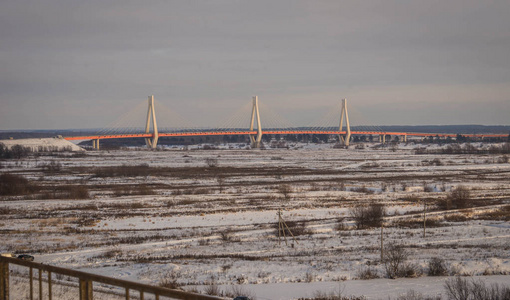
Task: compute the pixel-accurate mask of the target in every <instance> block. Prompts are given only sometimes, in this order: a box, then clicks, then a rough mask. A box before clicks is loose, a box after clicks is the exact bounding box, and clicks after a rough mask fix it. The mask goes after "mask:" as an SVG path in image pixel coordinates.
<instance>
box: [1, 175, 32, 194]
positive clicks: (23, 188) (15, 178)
mask: <svg viewBox="0 0 510 300" xmlns="http://www.w3.org/2000/svg"><path fill="white" fill-rule="evenodd" d="M35 190H37V186H35V185H33V184H32V183H30V181H28V179H26V178H25V177H23V176H21V175H16V174H10V173H3V174H1V175H0V195H3V196H16V195H26V194H29V193H32V192H34V191H35Z"/></svg>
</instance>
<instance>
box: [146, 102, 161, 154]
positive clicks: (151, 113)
mask: <svg viewBox="0 0 510 300" xmlns="http://www.w3.org/2000/svg"><path fill="white" fill-rule="evenodd" d="M151 117H152V130H153V131H154V132H153V136H152V138H145V144H146V145H147V147H148V148H153V149H155V148H156V147H157V146H158V138H159V134H158V124H157V123H156V108H155V106H154V95H151V96H149V109H148V110H147V122H146V123H145V133H149V131H150V128H151Z"/></svg>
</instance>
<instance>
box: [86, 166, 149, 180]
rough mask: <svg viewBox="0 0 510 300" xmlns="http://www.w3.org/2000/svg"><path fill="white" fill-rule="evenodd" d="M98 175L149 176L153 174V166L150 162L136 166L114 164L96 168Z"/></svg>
mask: <svg viewBox="0 0 510 300" xmlns="http://www.w3.org/2000/svg"><path fill="white" fill-rule="evenodd" d="M94 173H95V176H96V177H137V176H148V175H150V174H151V168H150V167H149V165H148V164H140V165H136V166H128V165H122V166H113V167H100V168H95V169H94Z"/></svg>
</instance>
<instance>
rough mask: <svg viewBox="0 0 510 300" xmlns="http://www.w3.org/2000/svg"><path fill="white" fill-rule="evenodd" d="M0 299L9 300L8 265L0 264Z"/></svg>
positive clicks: (6, 263)
mask: <svg viewBox="0 0 510 300" xmlns="http://www.w3.org/2000/svg"><path fill="white" fill-rule="evenodd" d="M0 298H1V299H5V300H9V263H8V262H0Z"/></svg>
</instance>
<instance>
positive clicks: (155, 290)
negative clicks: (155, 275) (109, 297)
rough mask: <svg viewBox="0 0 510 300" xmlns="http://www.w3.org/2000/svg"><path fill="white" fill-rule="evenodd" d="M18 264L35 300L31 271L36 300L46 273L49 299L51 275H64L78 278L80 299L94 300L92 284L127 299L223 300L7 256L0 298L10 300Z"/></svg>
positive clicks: (2, 260) (0, 271)
mask: <svg viewBox="0 0 510 300" xmlns="http://www.w3.org/2000/svg"><path fill="white" fill-rule="evenodd" d="M10 264H13V265H19V266H24V267H28V268H29V278H28V280H29V286H30V291H29V295H30V296H29V299H30V300H33V299H34V276H33V275H34V269H36V270H37V271H38V274H37V275H38V279H37V280H38V294H39V300H42V299H43V293H42V290H43V276H42V275H43V272H46V273H47V278H46V281H47V284H48V299H49V300H51V299H52V285H53V283H52V274H62V275H65V276H70V277H74V278H77V279H78V281H79V285H78V286H77V288H78V290H79V295H80V298H79V299H80V300H93V299H94V296H93V283H94V282H97V283H102V284H108V285H111V286H115V287H119V288H122V289H124V290H125V292H124V295H125V297H126V300H129V299H130V291H137V292H138V293H139V297H137V298H138V299H141V300H143V299H144V294H153V295H154V297H155V298H156V300H159V297H160V296H161V297H168V298H172V299H183V300H221V299H224V298H220V297H214V296H208V295H201V294H196V293H190V292H185V291H179V290H172V289H167V288H163V287H158V286H152V285H147V284H142V283H137V282H132V281H127V280H122V279H117V278H112V277H107V276H102V275H97V274H91V273H86V272H81V271H76V270H71V269H66V268H60V267H55V266H50V265H45V264H40V263H35V262H30V261H25V260H21V259H17V258H10V257H1V256H0V299H2V300H9V299H10V298H9V274H10V269H9V265H10Z"/></svg>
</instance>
